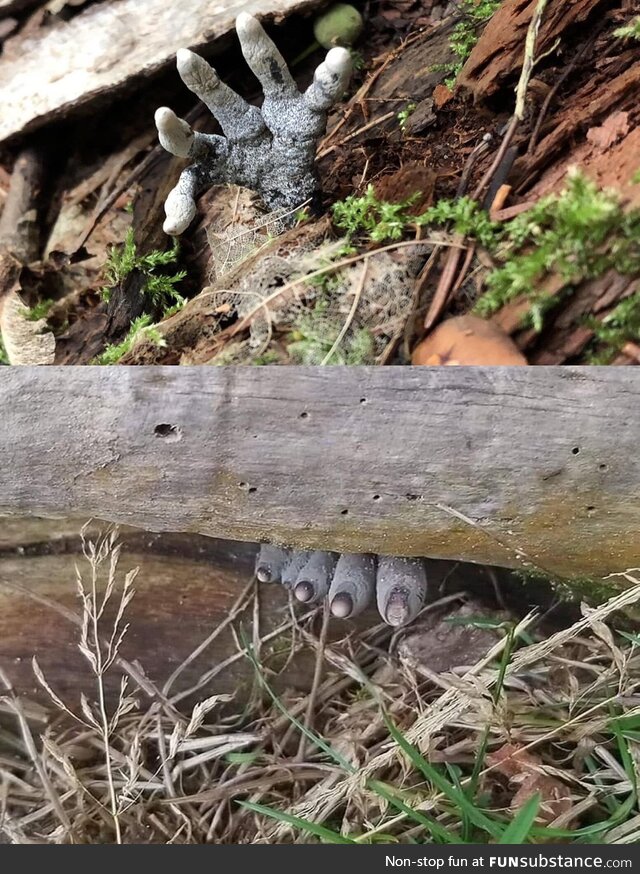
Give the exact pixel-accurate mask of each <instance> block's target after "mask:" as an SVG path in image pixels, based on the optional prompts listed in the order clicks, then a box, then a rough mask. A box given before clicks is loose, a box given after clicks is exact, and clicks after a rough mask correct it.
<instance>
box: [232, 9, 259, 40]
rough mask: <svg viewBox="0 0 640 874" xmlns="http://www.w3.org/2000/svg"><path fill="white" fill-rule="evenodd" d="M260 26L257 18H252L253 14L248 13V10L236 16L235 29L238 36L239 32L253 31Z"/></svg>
mask: <svg viewBox="0 0 640 874" xmlns="http://www.w3.org/2000/svg"><path fill="white" fill-rule="evenodd" d="M260 27H261V25H260V22H259V21H258V19H257V18H254V17H253V15H249V13H248V12H241V13H240V15H238V17H237V18H236V31H237V32H238V36H240V34H241V33H242V34H250V33H252V32H253V33H255V32H256V28H260Z"/></svg>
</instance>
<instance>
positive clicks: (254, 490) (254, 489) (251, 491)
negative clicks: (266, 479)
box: [247, 486, 258, 495]
mask: <svg viewBox="0 0 640 874" xmlns="http://www.w3.org/2000/svg"><path fill="white" fill-rule="evenodd" d="M247 491H248V492H249V494H250V495H253V494H254V492H257V491H258V487H257V486H249V488H248V489H247Z"/></svg>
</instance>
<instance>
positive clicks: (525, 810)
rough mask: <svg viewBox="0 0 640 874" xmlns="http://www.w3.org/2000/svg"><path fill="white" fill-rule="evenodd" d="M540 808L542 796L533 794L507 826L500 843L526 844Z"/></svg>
mask: <svg viewBox="0 0 640 874" xmlns="http://www.w3.org/2000/svg"><path fill="white" fill-rule="evenodd" d="M539 810H540V796H539V795H538V794H536V795H532V796H531V798H530V799H529V800H528V801H527V803H526V804H524V805H523V806H522V807H521V808H520V810H519V811H518V813H517V814H516V816H514V818H513V820H512V821H511V823H510V824H509V825H508V826H507V829H506V831H505V833H504V834H503V835H502V837H501V838H500V840H499V841H498V843H499V844H524V843H525V842H526V840H527V838H528V837H530V835H531V827H532V825H533V823H534V822H535V819H536V816H537V815H538V811H539Z"/></svg>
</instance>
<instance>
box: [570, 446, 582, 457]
mask: <svg viewBox="0 0 640 874" xmlns="http://www.w3.org/2000/svg"><path fill="white" fill-rule="evenodd" d="M571 454H572V455H580V447H579V446H574V447H573V449H572V450H571Z"/></svg>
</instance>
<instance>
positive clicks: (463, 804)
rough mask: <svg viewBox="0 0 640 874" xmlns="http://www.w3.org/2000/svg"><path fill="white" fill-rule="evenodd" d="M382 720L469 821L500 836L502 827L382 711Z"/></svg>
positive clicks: (420, 769)
mask: <svg viewBox="0 0 640 874" xmlns="http://www.w3.org/2000/svg"><path fill="white" fill-rule="evenodd" d="M382 715H383V717H384V721H385V723H386V725H387V728H388V729H389V733H390V734H391V736H392V737H393V739H394V740H395V742H396V743H397V744H398V746H399V747H400V749H401V750H402V751H403V752H404V753H405V755H406V756H407V757H408V758H409V760H410V761H411V762H412V763H413V764H414V766H415V767H416V768H417V769H418V770H419V771H420V772H421V773H422V774H424V776H425V777H426V778H427V780H428V781H429V782H430V783H432V784H433V785H434V786H435V787H436V788H437V789H439V790H440V792H442V793H443V795H446V796H447V798H448V799H449V800H450V801H452V802H453V803H454V804H455V805H456V806H457V807H459V808H460V810H461V811H462V812H463V813H465V814H466V815H467V816H468V817H469V819H470V820H471V822H473V824H474V825H475V826H477V827H478V828H481V829H482V830H483V831H486V832H488V833H489V834H490V835H491V836H492V837H493V838H500V837H502V833H503V831H504V830H503V828H502V827H501V826H500V825H498V823H496V822H494V820H492V819H490V818H489V817H488V816H487V815H486V814H485V813H483V812H482V811H481V810H479V809H478V808H477V807H476V806H475V805H474V804H473V803H472V802H471V801H469V799H468V798H467V796H466V795H465V794H464V792H460V791H459V790H458V789H456V788H455V786H452V784H451V783H450V782H449V781H448V780H447V779H446V778H445V777H444V776H443V775H442V774H441V773H440V772H439V771H437V770H436V769H435V768H434V767H433V766H432V765H430V764H429V762H427V761H426V759H424V758H423V757H422V756H421V755H420V753H419V752H418V750H417V749H416V748H415V747H413V746H412V745H411V744H410V743H409V742H408V741H407V740H406V738H405V737H404V736H403V734H402V733H401V732H400V731H398V729H397V728H396V726H395V725H394V724H393V722H392V721H391V720H390V719H389V717H388V716H387V714H386V713H385V712H384V711H383V714H382Z"/></svg>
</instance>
